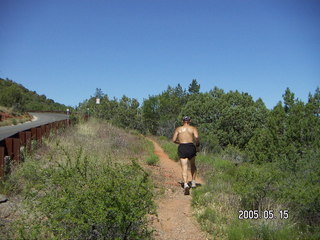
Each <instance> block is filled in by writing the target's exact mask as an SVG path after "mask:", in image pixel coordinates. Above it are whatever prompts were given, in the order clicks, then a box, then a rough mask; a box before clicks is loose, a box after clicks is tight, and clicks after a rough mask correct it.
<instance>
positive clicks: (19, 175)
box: [0, 119, 149, 239]
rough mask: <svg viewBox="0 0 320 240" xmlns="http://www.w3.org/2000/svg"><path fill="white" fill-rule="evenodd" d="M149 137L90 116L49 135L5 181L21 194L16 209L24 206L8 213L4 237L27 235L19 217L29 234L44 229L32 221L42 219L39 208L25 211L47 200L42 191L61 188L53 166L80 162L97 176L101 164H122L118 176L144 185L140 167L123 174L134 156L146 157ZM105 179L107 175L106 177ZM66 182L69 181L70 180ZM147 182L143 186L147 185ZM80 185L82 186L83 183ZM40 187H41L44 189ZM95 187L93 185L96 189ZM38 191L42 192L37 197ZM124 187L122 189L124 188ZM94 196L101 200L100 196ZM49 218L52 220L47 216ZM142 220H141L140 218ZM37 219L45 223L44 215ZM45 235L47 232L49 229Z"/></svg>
mask: <svg viewBox="0 0 320 240" xmlns="http://www.w3.org/2000/svg"><path fill="white" fill-rule="evenodd" d="M145 142H146V140H145V139H144V138H143V137H142V136H141V135H133V134H130V133H128V132H126V131H125V130H122V129H119V128H116V127H114V126H112V125H110V124H108V123H105V122H101V121H98V120H94V119H93V120H90V121H89V122H86V123H83V124H79V125H77V126H75V127H74V128H69V129H66V130H61V131H60V133H59V136H51V137H50V138H48V139H45V140H44V141H43V146H42V147H41V148H40V149H38V150H37V151H36V152H34V153H33V154H32V155H29V156H27V157H26V161H25V162H24V163H23V164H21V165H20V166H18V167H17V168H16V169H14V172H13V173H12V174H11V176H10V178H9V179H8V181H7V182H6V183H5V186H4V188H3V189H2V193H5V194H8V196H10V199H17V200H16V202H15V203H14V206H15V209H19V211H16V210H13V209H12V207H10V208H11V212H10V213H9V217H7V218H6V222H5V223H4V225H0V238H2V237H3V238H4V239H5V238H6V239H17V238H18V237H21V235H19V234H20V233H18V232H16V231H15V229H16V227H17V226H15V225H14V224H15V223H16V222H17V221H18V222H19V221H22V220H23V221H24V222H23V224H22V225H19V226H20V228H21V226H22V228H23V231H25V232H26V233H27V234H29V235H28V236H29V237H30V236H31V235H30V234H32V233H33V232H34V233H35V234H36V233H37V234H38V233H39V232H38V231H40V232H41V231H42V230H41V229H39V228H37V227H34V225H32V219H33V220H35V219H36V220H37V221H38V220H39V216H38V215H37V214H35V215H33V213H32V214H31V215H30V213H29V214H27V215H26V214H25V212H28V211H29V210H27V209H28V207H26V206H27V205H30V204H35V205H37V204H39V203H40V202H41V201H42V200H41V198H42V197H44V196H45V195H47V194H49V195H50V194H51V193H50V192H51V190H52V191H53V192H54V191H55V189H54V188H52V187H55V185H52V181H56V180H57V179H55V180H53V179H50V173H52V171H53V169H55V168H58V169H60V168H61V169H68V168H69V167H70V166H71V165H72V167H71V168H70V169H75V168H78V167H79V171H87V174H88V176H92V177H93V178H94V176H98V175H99V174H100V175H101V171H102V170H101V169H103V168H104V166H111V167H110V168H108V167H107V169H119V175H120V176H119V177H118V176H117V177H116V178H119V179H122V180H123V179H128V181H129V183H130V182H131V181H132V184H136V186H138V185H139V184H140V183H139V184H138V183H135V182H134V181H140V180H139V178H140V176H141V180H142V179H143V177H142V175H141V171H140V170H139V171H140V172H139V171H137V172H136V174H133V173H132V172H131V173H130V175H129V176H123V177H121V174H124V172H126V171H129V172H130V170H129V168H131V169H132V168H134V167H132V164H131V162H132V160H134V161H135V162H139V163H143V162H144V159H145V158H146V156H147V155H148V151H149V150H148V149H146V144H145ZM78 161H79V162H78ZM86 161H87V162H89V163H90V164H89V165H90V168H88V169H86V168H85V167H84V165H83V164H86ZM112 166H115V167H112ZM117 166H118V167H117ZM122 166H123V167H122ZM127 166H128V168H127ZM68 171H69V170H66V171H64V170H61V172H63V173H64V174H65V173H68ZM72 171H73V170H72ZM75 172H77V170H75ZM121 172H122V173H121ZM100 175H99V176H100ZM55 176H58V175H55ZM101 176H102V177H104V178H106V179H107V176H104V175H103V174H102V175H101ZM78 177H79V176H78ZM116 178H114V179H116ZM79 179H81V178H79ZM90 179H91V177H88V181H89V182H90ZM130 179H131V180H130ZM75 181H78V180H76V176H75ZM108 181H110V180H108ZM114 181H116V180H114ZM101 182H106V181H102V180H101ZM106 183H107V182H106ZM129 183H126V184H125V185H124V186H121V185H120V184H119V186H121V188H123V189H124V190H123V191H126V190H125V189H126V186H127V185H128V184H129ZM64 184H65V185H66V186H64ZM79 184H81V181H79ZM116 184H118V183H116ZM143 184H144V183H143ZM143 184H142V185H139V186H143ZM41 185H43V186H46V187H45V188H39V186H41ZM51 185H52V186H51ZM50 186H51V187H50ZM75 186H77V184H76V185H75ZM85 186H86V185H84V186H83V189H82V191H83V192H82V193H83V194H85V193H86V191H89V189H86V188H85ZM128 186H129V185H128ZM61 187H66V188H67V189H68V186H67V183H63V182H61ZM129 187H130V186H129ZM38 188H39V189H41V190H39V189H38ZM51 188H52V189H51ZM97 188H98V186H97ZM138 189H139V188H138V187H136V188H135V191H138ZM70 191H71V190H70ZM90 191H93V190H92V189H91V190H90ZM97 192H98V193H99V194H104V193H103V192H101V191H100V190H98V189H97ZM33 193H34V194H35V197H36V198H33V196H32V195H33ZM41 193H43V194H44V195H43V196H42V195H41ZM118 193H119V194H121V191H119V192H118ZM124 193H125V192H124ZM124 193H123V194H124ZM49 195H48V196H49ZM129 195H130V194H128V196H126V198H127V199H129ZM72 196H73V195H71V196H68V197H69V198H71V199H73V198H72ZM75 196H78V197H75V199H76V200H77V199H78V198H80V197H81V194H79V193H77V194H75ZM30 197H31V198H32V201H30V200H31V199H30ZM23 198H25V199H27V198H29V202H28V201H27V202H28V203H27V205H24V204H25V203H26V202H25V201H21V199H23ZM51 198H52V201H51V200H50V202H52V203H53V204H54V202H55V200H54V199H55V195H54V194H53V195H52V197H51ZM37 199H38V200H37ZM144 199H145V198H141V197H139V198H138V200H137V199H131V200H130V201H131V202H134V201H136V202H137V201H140V200H141V201H144ZM146 199H147V198H146ZM56 201H61V199H56ZM94 201H100V200H98V199H94ZM105 201H107V200H105ZM121 201H122V200H121ZM130 201H129V202H130ZM101 202H103V200H101ZM11 203H12V202H11ZM124 204H125V201H124ZM40 205H41V204H40ZM50 206H51V205H50ZM74 207H76V206H74ZM29 208H30V206H29ZM3 209H4V208H2V209H0V216H2V215H1V212H2V211H3ZM36 209H37V208H36ZM36 209H35V210H32V212H34V213H37V212H38V211H39V213H40V212H41V211H42V210H41V209H40V208H38V210H36ZM39 209H40V210H39ZM45 209H46V208H44V211H45ZM134 209H135V208H134ZM137 212H138V210H137ZM139 214H140V213H139ZM102 215H103V214H102ZM139 216H140V215H139ZM40 220H41V219H40ZM43 220H44V221H47V220H46V219H43ZM69 220H70V219H69ZM70 221H71V220H70ZM139 221H140V220H139ZM139 221H138V220H137V222H139ZM11 223H13V224H11ZM0 224H2V222H0ZM25 224H27V225H28V226H30V227H31V228H30V229H32V230H28V229H27V228H24V225H25ZM37 224H39V221H38V223H37ZM38 226H39V227H41V226H42V225H41V224H39V225H38ZM42 227H43V226H42ZM42 227H41V228H42ZM44 232H45V233H46V234H49V233H50V234H53V233H52V232H51V230H50V228H48V229H46V230H44ZM48 236H49V235H47V237H48ZM42 237H44V235H43V236H42ZM40 238H41V237H40ZM49 238H50V237H49ZM61 239H64V238H61Z"/></svg>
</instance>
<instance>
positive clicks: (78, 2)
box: [0, 0, 320, 108]
mask: <svg viewBox="0 0 320 240" xmlns="http://www.w3.org/2000/svg"><path fill="white" fill-rule="evenodd" d="M0 11H1V12H0V77H2V78H9V79H12V80H14V81H16V82H18V83H21V84H22V85H24V86H25V87H27V88H28V89H30V90H34V91H37V92H38V93H39V94H45V95H46V96H47V97H48V98H52V99H53V100H55V101H57V102H60V103H64V104H67V105H72V106H75V105H77V104H78V103H79V102H82V101H83V100H84V99H87V98H89V97H90V96H91V95H93V94H94V92H95V89H96V88H101V89H102V90H103V92H104V93H106V94H108V95H109V96H110V97H113V96H115V97H117V98H119V97H121V96H122V95H123V94H125V95H127V96H128V97H134V98H137V99H138V100H139V101H140V103H141V102H142V100H143V98H147V97H148V95H153V94H158V93H161V92H162V91H164V90H165V89H166V88H167V86H168V85H171V86H176V85H177V84H178V83H180V84H181V85H182V86H183V87H184V88H188V85H189V84H190V83H191V81H192V79H194V78H195V79H197V80H198V82H199V83H200V85H201V91H209V90H210V89H212V88H213V87H214V86H218V87H219V88H222V89H224V90H225V91H229V90H239V91H243V92H248V93H249V94H250V95H252V96H253V98H254V99H255V100H256V99H257V98H259V97H261V98H262V99H263V101H264V102H265V103H266V105H267V107H268V108H272V107H273V106H275V104H276V103H277V102H278V101H280V100H281V99H282V94H283V93H284V91H285V89H286V87H289V88H290V89H291V90H292V91H293V92H294V93H295V96H296V97H298V98H299V99H302V100H303V101H306V100H307V96H308V93H309V92H311V93H314V91H315V89H316V87H317V86H319V85H320V0H308V1H306V0H299V1H298V0H287V1H284V0H265V1H260V0H242V1H240V0H235V1H228V0H123V1H122V0H90V1H89V0H38V1H35V0H24V1H22V0H1V1H0Z"/></svg>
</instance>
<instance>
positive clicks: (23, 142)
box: [19, 132, 26, 146]
mask: <svg viewBox="0 0 320 240" xmlns="http://www.w3.org/2000/svg"><path fill="white" fill-rule="evenodd" d="M19 139H20V144H21V145H23V146H26V132H19Z"/></svg>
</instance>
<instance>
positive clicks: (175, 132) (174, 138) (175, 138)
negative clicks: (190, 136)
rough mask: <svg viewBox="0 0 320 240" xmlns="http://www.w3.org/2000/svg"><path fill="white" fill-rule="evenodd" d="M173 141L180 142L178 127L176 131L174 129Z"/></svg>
mask: <svg viewBox="0 0 320 240" xmlns="http://www.w3.org/2000/svg"><path fill="white" fill-rule="evenodd" d="M172 141H173V142H174V143H177V144H178V143H179V140H178V129H176V130H175V131H174V134H173V137H172Z"/></svg>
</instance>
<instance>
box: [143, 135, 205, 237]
mask: <svg viewBox="0 0 320 240" xmlns="http://www.w3.org/2000/svg"><path fill="white" fill-rule="evenodd" d="M148 139H149V140H150V141H152V142H153V144H154V147H155V154H156V155H158V156H159V160H160V161H159V166H157V167H150V168H151V171H152V177H153V180H154V182H155V184H156V186H157V187H159V188H164V189H165V193H164V194H162V195H161V197H160V198H159V199H157V200H156V204H157V206H158V210H157V212H158V216H157V217H154V218H153V219H152V227H153V228H154V229H155V230H156V231H155V233H154V238H155V239H161V240H180V239H181V240H182V239H183V240H205V239H208V238H207V237H206V234H205V233H204V232H202V231H201V230H200V227H199V224H198V223H197V222H196V219H195V218H194V217H193V216H192V209H191V195H189V196H185V195H184V194H183V189H182V188H181V186H180V184H179V182H180V181H181V178H182V177H181V167H180V164H179V163H177V162H174V161H173V160H171V159H170V158H169V157H168V155H167V154H166V153H165V152H164V151H163V150H162V148H161V147H160V146H159V145H158V144H157V143H156V142H155V141H154V140H152V139H150V138H148ZM188 177H189V179H190V180H191V173H190V171H189V173H188ZM196 182H197V183H201V184H202V183H203V180H202V179H201V178H199V177H198V178H197V181H196ZM191 191H192V190H191Z"/></svg>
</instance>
